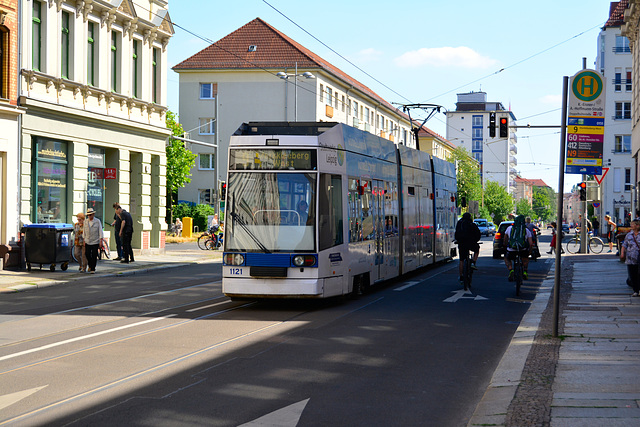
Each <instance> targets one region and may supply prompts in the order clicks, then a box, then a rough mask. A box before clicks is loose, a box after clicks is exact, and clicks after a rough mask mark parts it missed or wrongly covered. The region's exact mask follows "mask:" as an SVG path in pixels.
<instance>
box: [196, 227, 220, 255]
mask: <svg viewBox="0 0 640 427" xmlns="http://www.w3.org/2000/svg"><path fill="white" fill-rule="evenodd" d="M222 236H223V232H222V230H221V229H220V226H219V225H212V226H211V227H209V229H208V230H207V231H205V232H204V233H202V234H201V235H200V237H198V247H199V248H200V249H202V250H203V251H204V250H212V249H217V248H219V247H221V246H222Z"/></svg>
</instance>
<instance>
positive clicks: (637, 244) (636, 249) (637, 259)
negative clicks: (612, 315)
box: [620, 219, 640, 297]
mask: <svg viewBox="0 0 640 427" xmlns="http://www.w3.org/2000/svg"><path fill="white" fill-rule="evenodd" d="M639 233H640V221H639V220H636V219H634V220H633V221H631V231H630V232H628V233H627V235H626V236H625V238H624V242H622V248H620V259H621V260H624V262H625V264H627V274H628V275H629V278H628V280H627V284H628V285H629V286H631V287H632V288H633V294H632V295H631V296H632V297H637V296H638V292H640V274H639V273H638V264H639V263H640V236H639V235H638V234H639Z"/></svg>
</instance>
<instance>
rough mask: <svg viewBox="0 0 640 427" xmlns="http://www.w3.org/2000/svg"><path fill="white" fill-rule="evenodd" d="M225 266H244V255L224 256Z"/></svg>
mask: <svg viewBox="0 0 640 427" xmlns="http://www.w3.org/2000/svg"><path fill="white" fill-rule="evenodd" d="M224 263H225V265H244V255H242V254H232V253H231V254H224Z"/></svg>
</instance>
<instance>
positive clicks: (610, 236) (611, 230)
mask: <svg viewBox="0 0 640 427" xmlns="http://www.w3.org/2000/svg"><path fill="white" fill-rule="evenodd" d="M604 220H605V221H607V240H609V253H611V252H613V240H614V239H615V238H616V228H618V226H617V225H616V223H615V222H613V221H611V216H609V215H605V216H604Z"/></svg>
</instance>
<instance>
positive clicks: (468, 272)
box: [462, 254, 473, 291]
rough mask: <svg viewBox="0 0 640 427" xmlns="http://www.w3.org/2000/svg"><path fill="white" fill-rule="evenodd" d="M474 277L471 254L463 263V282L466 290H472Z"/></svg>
mask: <svg viewBox="0 0 640 427" xmlns="http://www.w3.org/2000/svg"><path fill="white" fill-rule="evenodd" d="M472 278H473V268H471V254H469V256H467V257H466V258H465V259H464V263H463V264H462V284H463V285H464V290H465V291H470V290H471V280H472Z"/></svg>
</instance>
